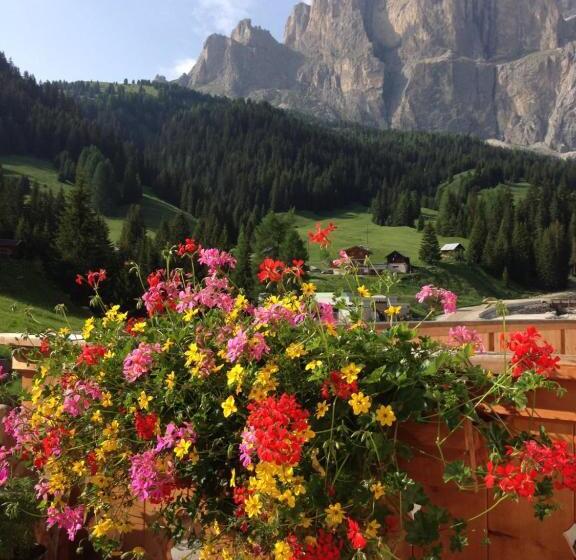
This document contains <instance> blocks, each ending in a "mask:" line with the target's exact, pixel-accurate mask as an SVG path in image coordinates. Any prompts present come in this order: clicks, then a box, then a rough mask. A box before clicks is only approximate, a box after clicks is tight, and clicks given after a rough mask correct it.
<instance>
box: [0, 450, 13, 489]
mask: <svg viewBox="0 0 576 560" xmlns="http://www.w3.org/2000/svg"><path fill="white" fill-rule="evenodd" d="M10 455H11V452H10V451H8V449H6V448H5V447H0V487H2V486H4V484H6V482H7V481H8V478H10V463H8V457H9V456H10Z"/></svg>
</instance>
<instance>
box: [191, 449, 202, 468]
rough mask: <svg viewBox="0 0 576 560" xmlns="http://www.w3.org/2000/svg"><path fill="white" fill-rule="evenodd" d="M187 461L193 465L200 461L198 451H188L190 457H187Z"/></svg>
mask: <svg viewBox="0 0 576 560" xmlns="http://www.w3.org/2000/svg"><path fill="white" fill-rule="evenodd" d="M188 460H189V461H190V462H191V463H192V464H193V465H195V464H196V463H197V462H198V461H200V455H198V451H196V448H194V449H192V451H190V455H188Z"/></svg>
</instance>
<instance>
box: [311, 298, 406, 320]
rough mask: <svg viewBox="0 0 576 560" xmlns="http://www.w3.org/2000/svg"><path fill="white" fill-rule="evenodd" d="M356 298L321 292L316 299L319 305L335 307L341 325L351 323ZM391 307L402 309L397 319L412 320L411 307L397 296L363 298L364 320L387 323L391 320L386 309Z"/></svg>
mask: <svg viewBox="0 0 576 560" xmlns="http://www.w3.org/2000/svg"><path fill="white" fill-rule="evenodd" d="M356 298H357V296H356V295H352V294H349V293H344V294H342V295H341V296H337V295H336V294H334V293H333V292H319V293H317V294H316V295H315V299H316V301H317V302H318V303H319V304H329V305H332V306H334V307H335V309H334V319H335V320H336V321H337V322H339V323H347V322H349V321H350V313H351V310H353V309H355V308H356V304H355V300H356ZM390 306H399V307H400V308H401V309H400V314H399V315H398V317H397V318H399V319H402V320H404V319H409V318H410V306H409V305H407V304H401V303H399V302H398V298H397V297H396V296H383V295H374V296H370V297H368V298H362V312H361V313H362V320H364V321H368V322H372V321H376V322H386V321H387V320H389V318H388V317H387V316H386V309H388V308H389V307H390Z"/></svg>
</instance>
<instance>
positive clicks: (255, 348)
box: [250, 333, 270, 361]
mask: <svg viewBox="0 0 576 560" xmlns="http://www.w3.org/2000/svg"><path fill="white" fill-rule="evenodd" d="M268 352H270V347H269V346H268V344H266V339H265V338H264V335H263V334H262V333H255V334H254V336H253V337H252V340H251V341H250V359H252V360H255V361H259V360H261V359H262V356H264V355H265V354H268Z"/></svg>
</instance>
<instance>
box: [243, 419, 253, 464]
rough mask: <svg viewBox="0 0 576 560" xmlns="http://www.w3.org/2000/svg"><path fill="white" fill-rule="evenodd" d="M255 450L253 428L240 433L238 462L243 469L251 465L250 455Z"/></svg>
mask: <svg viewBox="0 0 576 560" xmlns="http://www.w3.org/2000/svg"><path fill="white" fill-rule="evenodd" d="M255 450H256V434H255V432H254V428H252V427H249V428H247V429H246V430H244V431H243V432H242V443H241V444H240V461H241V463H242V466H243V467H244V468H248V467H249V466H250V465H251V464H252V455H253V453H254V451H255Z"/></svg>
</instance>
